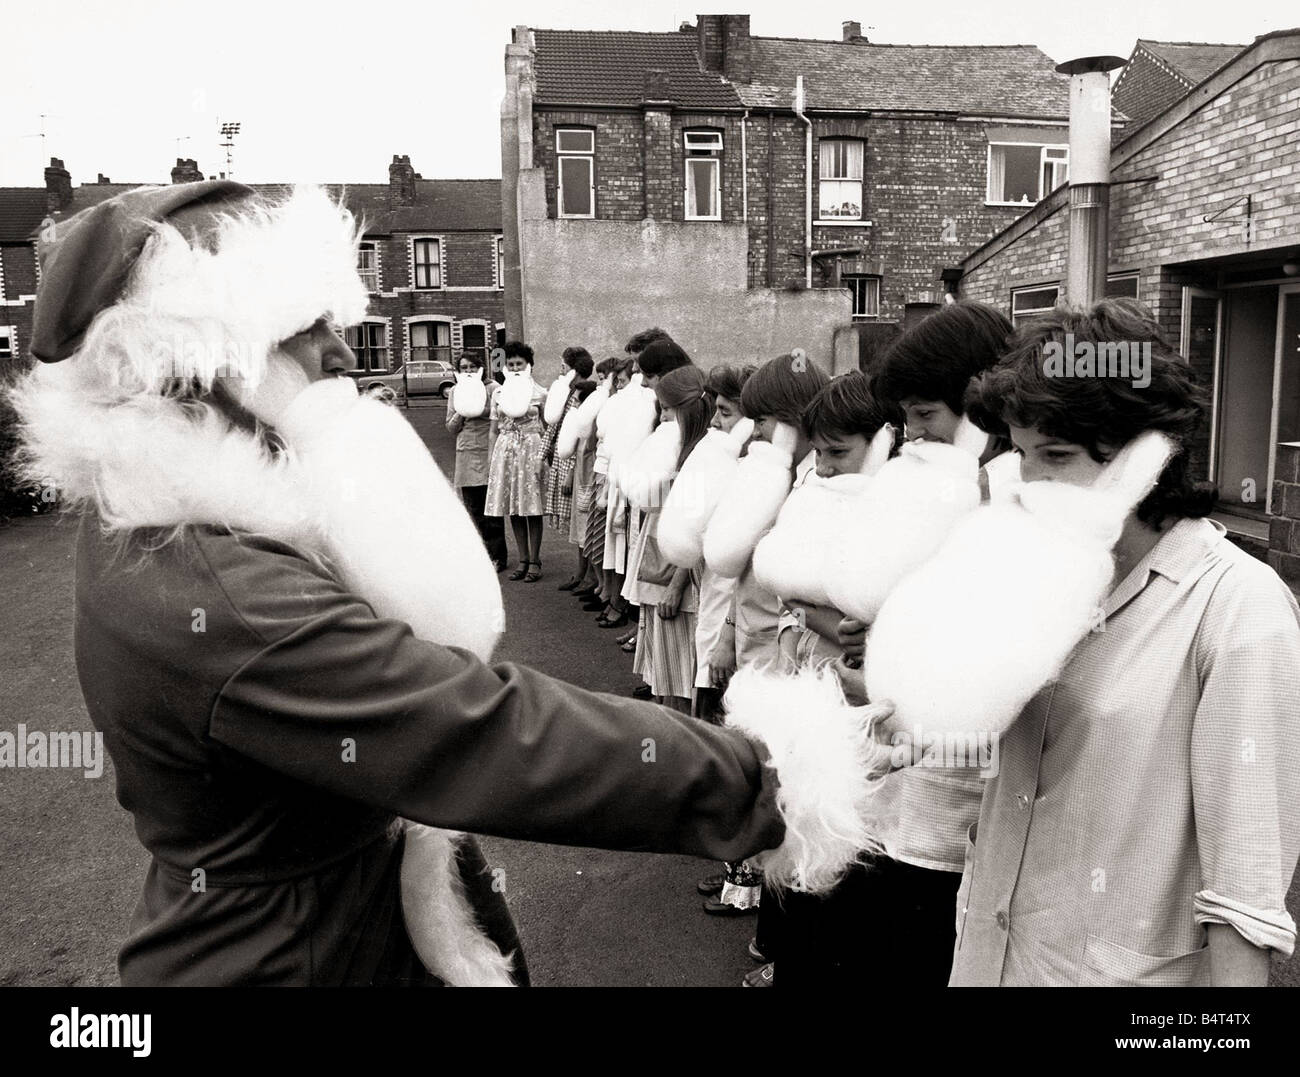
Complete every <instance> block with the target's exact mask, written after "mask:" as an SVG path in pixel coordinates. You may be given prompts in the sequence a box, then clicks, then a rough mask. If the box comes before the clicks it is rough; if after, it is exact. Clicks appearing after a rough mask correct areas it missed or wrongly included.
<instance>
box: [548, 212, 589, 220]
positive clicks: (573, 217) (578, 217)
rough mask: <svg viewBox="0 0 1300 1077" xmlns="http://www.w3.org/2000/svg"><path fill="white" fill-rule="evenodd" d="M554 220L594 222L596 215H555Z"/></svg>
mask: <svg viewBox="0 0 1300 1077" xmlns="http://www.w3.org/2000/svg"><path fill="white" fill-rule="evenodd" d="M555 219H556V220H557V221H594V220H595V219H596V215H595V214H594V213H557V214H556V215H555Z"/></svg>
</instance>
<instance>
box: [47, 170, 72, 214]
mask: <svg viewBox="0 0 1300 1077" xmlns="http://www.w3.org/2000/svg"><path fill="white" fill-rule="evenodd" d="M70 205H72V173H71V172H69V171H68V170H67V169H66V168H64V167H63V162H62V161H61V160H59V158H57V157H51V158H50V163H49V164H48V165H47V166H46V168H45V208H46V211H47V212H49V213H58V212H59V211H60V210H65V209H67V208H68V207H69V206H70Z"/></svg>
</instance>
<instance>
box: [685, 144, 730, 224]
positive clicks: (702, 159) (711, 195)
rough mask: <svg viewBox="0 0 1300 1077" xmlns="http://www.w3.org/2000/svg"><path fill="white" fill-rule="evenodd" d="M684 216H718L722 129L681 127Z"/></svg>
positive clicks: (704, 218) (708, 218) (691, 218)
mask: <svg viewBox="0 0 1300 1077" xmlns="http://www.w3.org/2000/svg"><path fill="white" fill-rule="evenodd" d="M682 145H683V148H684V150H685V154H686V162H685V167H686V219H687V220H688V221H720V220H722V160H721V158H722V132H721V131H683V132H682Z"/></svg>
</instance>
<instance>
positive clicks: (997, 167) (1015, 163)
mask: <svg viewBox="0 0 1300 1077" xmlns="http://www.w3.org/2000/svg"><path fill="white" fill-rule="evenodd" d="M988 177H989V182H988V191H987V193H986V199H987V201H989V202H996V203H1002V204H1004V205H1021V206H1029V205H1033V204H1034V203H1035V202H1037V201H1038V200H1039V199H1041V198H1045V197H1046V196H1047V195H1048V194H1050V193H1051V192H1052V191H1053V190H1055V189H1056V188H1057V187H1059V186H1060V185H1061V184H1062V183H1065V182H1066V180H1068V179H1069V178H1070V148H1069V147H1068V146H1053V145H1049V146H1044V145H1040V144H1037V143H1032V142H990V143H989V168H988Z"/></svg>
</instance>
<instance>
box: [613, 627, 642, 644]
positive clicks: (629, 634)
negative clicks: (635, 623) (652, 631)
mask: <svg viewBox="0 0 1300 1077" xmlns="http://www.w3.org/2000/svg"><path fill="white" fill-rule="evenodd" d="M636 633H637V630H636V629H635V628H631V629H628V631H626V632H624V633H623V634H622V635H621V636H619V637H618V639H616V640H615V641H614V642H615V643H617V644H618V645H619V646H622V645H623V644H624V643H626V642H627V641H628V640H630V639H636Z"/></svg>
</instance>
